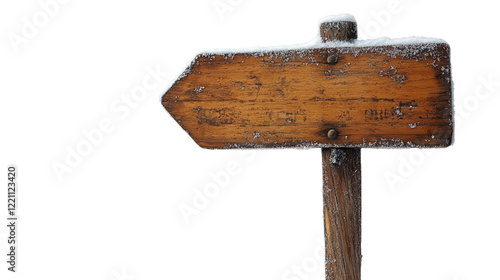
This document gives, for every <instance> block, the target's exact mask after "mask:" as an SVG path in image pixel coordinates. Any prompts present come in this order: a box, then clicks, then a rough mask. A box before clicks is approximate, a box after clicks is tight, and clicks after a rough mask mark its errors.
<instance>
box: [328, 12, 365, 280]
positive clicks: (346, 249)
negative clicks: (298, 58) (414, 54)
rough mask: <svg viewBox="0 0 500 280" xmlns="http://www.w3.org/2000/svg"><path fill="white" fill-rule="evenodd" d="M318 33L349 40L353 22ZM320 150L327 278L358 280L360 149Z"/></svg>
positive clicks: (330, 38)
mask: <svg viewBox="0 0 500 280" xmlns="http://www.w3.org/2000/svg"><path fill="white" fill-rule="evenodd" d="M320 34H321V38H322V40H323V41H324V42H327V41H333V40H341V41H352V40H354V39H357V27H356V22H351V21H340V22H324V23H322V24H321V27H320ZM333 131H334V132H335V136H334V137H337V132H336V131H335V130H333ZM329 134H330V133H329ZM340 136H341V135H340ZM329 137H330V135H329ZM321 153H322V160H323V213H324V219H325V251H326V252H325V266H326V279H327V280H333V279H340V280H360V279H361V149H360V148H323V149H322V150H321Z"/></svg>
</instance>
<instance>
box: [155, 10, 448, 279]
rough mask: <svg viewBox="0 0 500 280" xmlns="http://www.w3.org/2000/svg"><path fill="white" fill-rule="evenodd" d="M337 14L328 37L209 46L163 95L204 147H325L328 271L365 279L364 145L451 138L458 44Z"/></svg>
mask: <svg viewBox="0 0 500 280" xmlns="http://www.w3.org/2000/svg"><path fill="white" fill-rule="evenodd" d="M330 20H331V21H326V22H323V23H322V24H321V27H320V34H321V39H322V41H323V42H326V43H320V44H318V45H314V46H310V47H306V48H304V47H302V48H290V49H285V50H260V51H245V52H240V53H234V52H228V53H206V54H200V55H198V56H197V57H196V58H195V60H194V61H193V62H192V63H191V66H190V67H189V68H188V69H186V71H185V72H184V74H183V75H181V77H180V78H179V79H178V80H177V81H176V82H175V83H174V84H173V85H172V87H171V88H170V90H169V91H168V92H167V93H166V94H165V95H164V96H163V99H162V103H163V105H164V106H165V108H166V109H167V110H168V112H169V113H170V114H171V115H172V116H173V117H174V118H175V120H176V121H177V122H178V123H179V124H180V125H181V126H182V127H183V128H184V130H186V131H187V132H188V133H189V135H190V136H191V137H192V138H193V139H194V140H195V141H196V143H198V145H200V146H201V147H204V148H211V149H227V148H281V147H319V148H322V161H323V182H324V184H323V210H324V211H323V217H324V220H325V241H326V242H325V267H326V279H327V280H333V279H343V280H360V279H361V149H360V148H364V147H396V148H399V147H401V148H407V147H446V146H449V145H450V144H451V142H452V133H453V117H452V113H453V111H452V86H451V85H452V83H451V73H450V72H451V69H450V48H449V46H448V44H446V43H445V42H443V41H440V40H428V39H425V40H423V39H420V40H417V41H415V39H411V40H375V41H365V42H360V41H355V39H356V37H357V27H356V22H355V21H354V18H353V17H352V16H346V15H342V16H340V17H335V18H333V19H332V18H330Z"/></svg>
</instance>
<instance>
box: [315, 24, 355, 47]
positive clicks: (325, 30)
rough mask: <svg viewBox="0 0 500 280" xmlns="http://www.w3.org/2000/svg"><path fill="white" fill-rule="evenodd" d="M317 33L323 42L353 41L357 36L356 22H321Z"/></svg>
mask: <svg viewBox="0 0 500 280" xmlns="http://www.w3.org/2000/svg"><path fill="white" fill-rule="evenodd" d="M319 34H320V36H321V40H322V41H323V42H331V41H353V40H356V39H357V38H358V24H357V23H356V22H355V21H332V22H323V23H321V25H320V27H319Z"/></svg>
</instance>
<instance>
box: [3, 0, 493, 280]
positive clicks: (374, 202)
mask: <svg viewBox="0 0 500 280" xmlns="http://www.w3.org/2000/svg"><path fill="white" fill-rule="evenodd" d="M48 2H50V1H48V0H41V1H40V2H39V1H32V0H26V1H2V3H1V4H0V34H1V35H2V36H1V40H0V123H1V126H0V129H1V132H0V133H1V138H0V139H1V140H0V169H1V170H3V171H1V172H0V177H3V178H5V179H1V180H0V181H2V182H4V183H3V184H4V186H5V187H4V188H3V190H0V194H1V195H0V198H1V200H0V217H5V218H1V219H0V220H1V221H2V222H1V224H2V226H1V227H0V252H1V255H2V257H0V259H1V260H2V262H1V264H0V279H52V280H57V279H65V280H66V279H75V280H76V279H106V280H110V279H113V280H126V279H137V280H141V279H142V280H146V279H148V280H149V279H219V280H221V279H239V280H243V279H252V280H254V279H262V280H263V279H276V280H278V279H294V280H297V279H324V271H323V268H324V264H323V261H322V260H321V259H320V260H317V259H316V258H315V254H314V252H315V251H322V250H323V243H322V242H323V241H322V233H323V221H322V193H321V188H322V179H321V178H322V177H321V159H320V150H318V149H312V150H265V151H263V150H257V151H251V152H247V153H241V152H238V151H214V150H203V149H201V148H199V147H198V146H197V145H196V144H195V143H194V142H193V141H192V140H191V139H190V138H189V137H188V135H187V134H186V133H184V131H183V130H182V129H181V128H180V127H179V126H178V125H177V123H176V122H175V121H174V120H173V119H172V118H171V117H170V116H169V115H168V113H167V112H166V111H165V110H164V109H163V107H162V106H161V104H160V101H159V100H160V96H161V95H162V93H164V92H165V90H166V88H167V87H168V85H169V81H170V80H171V79H173V78H175V77H176V76H177V75H178V73H179V72H181V71H182V70H183V69H184V67H185V65H186V64H187V63H188V62H190V61H191V59H192V58H193V57H194V55H195V54H197V53H199V52H202V51H204V50H207V49H208V50H209V49H214V48H242V47H249V46H274V45H288V44H297V43H303V42H306V41H309V40H310V39H312V38H313V37H314V36H316V35H317V33H318V23H317V22H318V20H319V19H321V18H322V17H324V16H326V15H330V14H340V13H351V14H353V15H354V16H355V17H356V19H357V22H358V29H359V31H360V39H368V38H378V37H407V36H426V37H437V38H443V39H445V40H447V41H448V43H449V44H450V45H451V49H452V63H453V67H452V71H453V80H454V85H455V92H454V94H455V106H456V110H457V112H456V116H457V120H456V121H457V127H456V134H455V138H456V142H455V144H454V145H453V146H452V147H450V148H448V149H440V150H428V151H427V153H423V152H422V151H421V150H418V149H410V150H399V149H395V150H387V149H380V150H377V149H363V152H362V164H363V268H362V274H363V279H385V280H390V279H397V280H401V279H429V280H432V279H439V280H466V279H471V280H472V279H500V271H499V269H498V267H499V263H500V238H499V237H500V215H499V214H500V203H499V202H498V201H499V198H500V188H499V182H498V172H499V164H498V158H499V156H500V152H499V150H498V143H497V141H498V139H499V136H500V132H499V130H500V129H499V128H498V105H499V104H498V102H499V97H498V95H499V92H500V84H499V83H500V71H499V69H498V65H499V63H500V59H499V56H498V36H497V34H496V33H497V31H498V30H497V29H498V26H499V18H498V15H497V12H498V11H497V9H496V8H494V7H493V6H492V5H491V4H490V3H493V2H491V1H486V0H484V1H480V0H476V1H473V2H470V3H467V4H464V2H465V1H463V2H460V1H424V0H421V1H407V0H400V1H397V0H396V1H390V0H382V1H373V0H371V1H332V0H330V1H290V0H287V1H263V0H240V1H236V0H216V1H215V0H204V1H202V0H199V1H153V0H142V1H123V0H121V1H118V0H116V1H93V0H92V1H91V0H87V1H78V0H66V2H64V3H63V2H62V0H61V2H56V3H58V4H57V6H53V5H52V6H50V7H49V9H48V10H47V8H45V9H44V8H43V6H44V5H43V3H48ZM40 3H41V4H40ZM216 6H217V7H219V10H218V9H216V8H215V7H216ZM224 8H225V9H226V10H223V9H224ZM221 9H222V10H221ZM48 13H50V15H48ZM30 24H34V25H35V26H34V27H35V29H33V27H31V29H30V28H29V25H30ZM23 32H24V34H23ZM154 69H159V70H160V72H166V74H162V75H160V76H158V77H157V80H158V81H159V82H158V83H156V80H154V79H153V80H148V81H149V82H150V83H151V84H154V85H153V86H150V87H149V89H148V90H145V94H144V95H143V96H141V97H143V98H142V99H140V100H137V99H133V98H134V96H137V95H134V94H136V93H137V92H138V90H140V87H141V86H142V83H143V80H144V79H146V80H147V79H149V78H150V72H151V71H154ZM488 81H489V82H488ZM155 83H156V84H155ZM485 85H486V86H485ZM136 91H137V92H136ZM127 98H128V99H130V98H132V99H131V100H132V101H131V102H130V103H129V104H128V105H126V104H127V103H124V102H125V101H124V100H125V99H127ZM103 121H104V122H108V125H110V126H111V128H110V129H108V130H106V131H105V132H101V133H102V135H103V136H102V139H97V138H96V139H97V140H100V141H96V142H95V144H92V145H91V146H90V148H89V146H86V147H87V150H85V151H86V155H84V156H83V157H82V158H81V159H80V160H77V159H75V158H73V159H72V160H73V161H72V162H70V163H71V165H72V166H69V165H68V162H67V157H68V156H69V155H70V154H71V153H70V152H69V151H70V150H76V149H77V148H78V147H80V148H82V147H83V146H85V145H86V143H87V144H88V142H87V140H86V139H87V138H86V137H85V135H84V133H85V131H86V132H89V131H91V132H92V131H93V132H95V130H96V129H100V123H101V122H103ZM82 145H83V146H82ZM89 149H90V150H89ZM73 156H74V155H73ZM8 164H16V165H17V166H18V170H19V172H18V183H19V189H18V190H19V200H18V207H19V210H18V216H19V219H20V220H19V232H18V238H19V240H18V242H19V244H18V248H19V249H18V252H17V253H18V266H17V269H18V272H17V273H16V274H14V273H11V272H8V271H7V263H6V262H4V261H3V260H4V259H6V256H5V255H6V254H7V246H6V238H7V236H8V232H7V228H6V226H4V223H5V224H6V220H5V219H6V216H7V211H6V208H7V206H6V192H7V191H6V188H7V183H6V182H7V179H6V177H7V174H6V173H7V165H8ZM228 164H230V165H231V164H232V165H234V164H237V165H238V168H237V171H238V174H236V175H228V178H229V182H228V184H227V186H226V187H225V188H223V189H220V192H219V193H216V194H215V195H212V198H210V199H209V200H208V203H205V204H206V205H203V206H204V208H202V209H198V210H197V211H199V212H197V214H196V215H192V216H189V217H187V218H186V217H183V215H182V214H181V211H180V207H187V206H190V207H192V206H193V203H192V201H193V199H195V198H196V193H197V192H203V189H204V188H205V187H206V186H207V185H209V186H213V185H210V184H214V183H215V181H214V179H213V177H212V176H211V175H210V174H211V172H215V173H217V174H219V175H220V176H222V177H224V175H223V174H227V171H225V170H226V167H227V165H228ZM62 165H65V166H66V168H67V169H64V171H67V172H64V173H63V174H62V175H61V172H59V175H60V176H59V177H58V175H57V172H55V171H54V166H56V167H57V166H59V167H60V166H62ZM388 176H389V177H390V178H392V180H388V179H387V178H388ZM222 177H221V178H222ZM394 178H396V179H394ZM183 205H184V206H183ZM188 222H189V223H188ZM294 267H295V268H296V269H299V270H300V271H302V273H300V274H297V273H294V272H292V269H293V268H294ZM294 270H295V269H294ZM295 271H296V270H295Z"/></svg>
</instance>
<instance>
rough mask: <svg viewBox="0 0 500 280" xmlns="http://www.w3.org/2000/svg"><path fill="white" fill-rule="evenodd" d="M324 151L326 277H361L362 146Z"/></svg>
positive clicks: (343, 279) (352, 279)
mask: <svg viewBox="0 0 500 280" xmlns="http://www.w3.org/2000/svg"><path fill="white" fill-rule="evenodd" d="M321 151H322V158H323V212H324V221H325V252H326V254H325V256H326V258H325V267H326V273H325V274H326V279H327V280H333V279H336V280H337V279H341V280H360V279H361V149H360V148H337V149H331V148H325V149H321Z"/></svg>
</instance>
